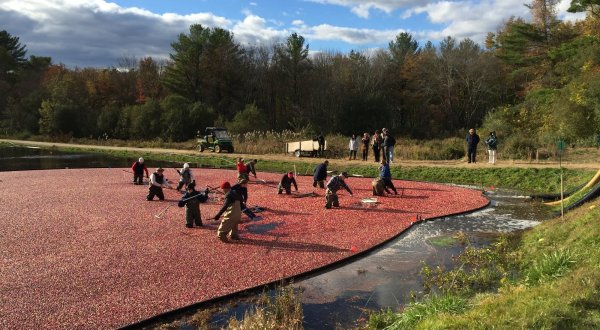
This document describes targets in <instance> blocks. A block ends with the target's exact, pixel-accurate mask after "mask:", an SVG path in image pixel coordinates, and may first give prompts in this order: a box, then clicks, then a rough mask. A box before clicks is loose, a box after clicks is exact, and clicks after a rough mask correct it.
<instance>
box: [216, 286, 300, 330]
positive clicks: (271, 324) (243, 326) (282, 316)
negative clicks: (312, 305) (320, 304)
mask: <svg viewBox="0 0 600 330" xmlns="http://www.w3.org/2000/svg"><path fill="white" fill-rule="evenodd" d="M303 318H304V316H303V313H302V293H301V292H300V291H298V290H295V289H294V288H292V287H290V286H287V287H280V288H278V289H277V290H276V293H275V296H274V297H269V296H268V295H267V294H266V293H263V294H262V295H261V297H260V298H259V303H258V304H257V306H255V307H254V308H253V309H252V310H250V311H249V312H247V313H246V314H245V315H244V318H243V319H242V320H238V319H236V318H231V319H230V320H229V324H228V325H227V327H226V329H231V330H250V329H256V330H280V329H281V330H283V329H286V330H288V329H289V330H300V329H303V328H304V327H303V325H302V320H303Z"/></svg>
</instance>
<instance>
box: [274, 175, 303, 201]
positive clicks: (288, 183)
mask: <svg viewBox="0 0 600 330" xmlns="http://www.w3.org/2000/svg"><path fill="white" fill-rule="evenodd" d="M292 184H293V185H294V188H295V189H296V192H298V185H297V184H296V179H295V178H294V172H288V173H287V174H284V175H283V176H282V177H281V180H280V181H279V186H277V193H278V194H281V193H282V192H283V190H284V189H285V193H286V194H288V195H289V194H291V193H292Z"/></svg>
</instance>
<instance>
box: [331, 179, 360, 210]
mask: <svg viewBox="0 0 600 330" xmlns="http://www.w3.org/2000/svg"><path fill="white" fill-rule="evenodd" d="M347 178H348V173H346V172H342V174H340V175H336V176H333V177H332V178H331V179H329V182H327V190H325V208H326V209H330V208H331V207H332V206H335V207H339V206H340V202H339V200H338V195H337V191H338V190H340V189H341V188H344V189H346V191H348V193H349V194H350V195H353V194H352V190H350V187H348V185H347V184H346V182H344V180H345V179H347Z"/></svg>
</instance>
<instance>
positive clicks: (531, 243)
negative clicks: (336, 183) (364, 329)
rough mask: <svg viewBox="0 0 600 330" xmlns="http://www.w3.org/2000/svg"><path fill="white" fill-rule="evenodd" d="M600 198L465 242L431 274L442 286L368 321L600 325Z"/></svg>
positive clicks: (390, 325) (387, 324) (401, 325)
mask: <svg viewBox="0 0 600 330" xmlns="http://www.w3.org/2000/svg"><path fill="white" fill-rule="evenodd" d="M599 203H600V200H599V199H596V200H594V201H592V202H591V203H588V204H586V205H585V206H584V207H582V208H579V209H577V210H575V211H573V212H570V213H568V214H567V215H566V216H565V218H564V220H561V219H554V220H551V221H547V222H545V223H543V224H541V225H539V226H537V227H535V228H533V229H531V230H529V231H526V232H524V233H523V234H522V235H521V236H520V237H512V238H509V239H506V238H505V241H504V243H500V244H496V245H493V246H492V247H486V248H483V249H467V250H465V251H466V252H465V253H466V254H467V255H465V254H463V255H462V256H461V257H459V258H458V260H460V263H461V264H460V265H458V264H457V266H456V268H454V269H450V270H441V271H432V270H429V273H427V274H425V275H426V276H425V282H426V283H429V284H433V286H434V289H435V290H433V291H432V292H436V294H430V295H429V296H427V297H426V298H424V299H422V300H419V301H418V302H414V303H411V304H410V305H409V306H407V307H406V308H405V309H404V311H403V313H395V312H393V311H389V310H388V311H383V312H380V313H376V314H373V315H372V316H371V318H370V320H369V324H368V328H369V329H384V328H385V329H598V328H600V308H599V306H600V266H599V265H600V223H599V222H598V219H600V207H596V206H597V205H598V204H599ZM506 242H512V243H510V244H508V243H506ZM482 257H483V258H482ZM450 281H451V283H452V285H447V284H448V283H449V282H450Z"/></svg>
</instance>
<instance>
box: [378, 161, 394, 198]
mask: <svg viewBox="0 0 600 330" xmlns="http://www.w3.org/2000/svg"><path fill="white" fill-rule="evenodd" d="M379 177H380V178H381V180H382V181H383V188H384V189H385V192H386V193H388V194H390V191H389V190H388V188H392V190H393V191H394V195H398V191H397V190H396V187H394V183H392V171H390V165H389V164H388V163H387V162H386V161H385V160H383V159H382V160H381V166H379Z"/></svg>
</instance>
